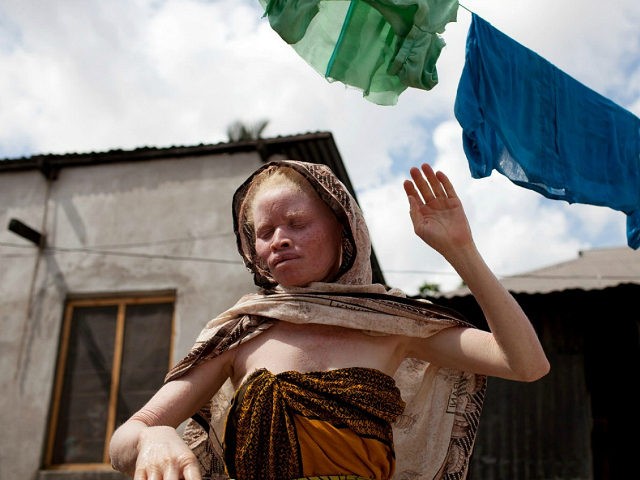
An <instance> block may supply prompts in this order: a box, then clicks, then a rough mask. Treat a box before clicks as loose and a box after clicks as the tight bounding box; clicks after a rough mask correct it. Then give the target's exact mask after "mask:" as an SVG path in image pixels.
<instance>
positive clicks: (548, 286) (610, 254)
mask: <svg viewBox="0 0 640 480" xmlns="http://www.w3.org/2000/svg"><path fill="white" fill-rule="evenodd" d="M500 282H501V283H502V284H503V285H504V286H505V288H506V289H507V290H509V291H510V292H513V293H529V294H534V293H549V292H557V291H562V290H571V289H580V290H601V289H604V288H607V287H615V286H617V285H620V284H623V283H634V284H640V251H637V250H633V249H631V248H629V247H626V246H625V247H614V248H602V249H594V250H583V251H580V252H578V257H577V258H576V259H574V260H569V261H566V262H562V263H558V264H555V265H551V266H549V267H544V268H540V269H538V270H532V271H530V272H526V273H521V274H518V275H511V276H508V277H503V278H501V279H500ZM469 293H470V292H469V289H468V288H459V289H457V290H453V291H450V292H446V293H443V294H442V295H441V296H443V297H445V298H450V297H456V296H465V295H469Z"/></svg>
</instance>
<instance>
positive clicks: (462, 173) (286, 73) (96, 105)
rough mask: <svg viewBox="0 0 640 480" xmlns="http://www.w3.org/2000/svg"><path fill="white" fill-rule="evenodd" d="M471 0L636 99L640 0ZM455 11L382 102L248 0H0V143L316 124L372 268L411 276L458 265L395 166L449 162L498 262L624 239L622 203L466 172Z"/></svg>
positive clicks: (47, 147) (509, 265)
mask: <svg viewBox="0 0 640 480" xmlns="http://www.w3.org/2000/svg"><path fill="white" fill-rule="evenodd" d="M462 3H463V5H464V6H465V7H467V8H468V9H469V10H471V11H474V12H475V13H477V14H479V15H480V16H481V17H483V18H484V19H485V20H487V21H488V22H490V23H491V24H492V25H493V26H495V27H496V28H498V29H499V30H501V31H503V32H504V33H506V34H507V35H509V36H510V37H511V38H513V39H515V40H516V41H518V42H519V43H521V44H523V45H525V46H526V47H528V48H530V49H532V50H533V51H535V52H537V53H538V54H540V55H542V56H543V57H545V58H546V59H547V60H549V61H551V62H552V63H553V64H555V65H556V66H557V67H559V68H560V69H562V70H563V71H565V72H567V73H568V74H570V75H571V76H573V77H574V78H576V79H578V80H579V81H581V82H582V83H584V84H586V85H587V86H589V87H590V88H592V89H594V90H596V91H597V92H599V93H601V94H603V95H604V96H606V97H608V98H610V99H611V100H613V101H614V102H616V103H618V104H619V105H621V106H622V107H624V108H626V109H628V110H630V111H631V112H633V113H634V114H636V115H640V28H638V26H639V25H640V3H639V2H638V0H616V1H614V2H609V3H603V2H601V1H598V2H596V1H595V0H583V1H580V2H578V1H558V0H483V1H480V0H466V1H464V2H462ZM470 19H471V15H470V13H469V12H468V11H467V10H464V9H460V10H459V12H458V19H457V21H456V22H455V23H450V24H449V25H448V26H447V28H446V30H445V32H444V34H443V37H444V39H445V41H446V43H447V45H446V47H445V49H444V50H443V52H442V54H441V56H440V59H439V60H438V76H439V84H438V85H437V86H436V87H435V88H434V89H432V90H431V91H428V92H426V91H421V90H407V91H405V92H404V93H403V94H402V95H401V96H400V99H399V102H398V104H397V105H395V106H392V107H389V106H387V107H383V106H378V105H375V104H373V103H370V102H368V101H367V100H365V99H363V97H362V95H361V92H359V91H358V90H356V89H353V88H347V87H345V86H344V85H343V84H340V83H329V82H327V81H326V80H325V79H324V78H322V77H321V76H320V75H319V74H317V73H316V72H315V71H314V70H313V69H312V68H311V67H309V66H308V65H307V64H306V63H305V62H304V60H302V59H301V58H300V57H299V56H298V55H297V54H296V53H295V51H294V50H293V49H292V48H291V47H290V46H288V45H287V44H285V43H284V41H282V40H281V39H280V37H278V36H277V34H275V32H274V31H273V30H271V28H270V27H269V24H268V22H267V21H266V19H264V18H263V17H262V10H261V7H260V4H259V2H258V0H109V1H98V0H55V1H38V0H0V72H1V73H2V74H1V75H0V158H5V159H6V158H18V157H24V156H29V155H33V154H45V153H70V152H80V153H83V152H90V151H106V150H111V149H134V148H137V147H143V146H152V147H168V146H174V145H197V144H200V143H218V142H221V141H226V128H227V126H228V125H229V124H230V123H231V122H233V121H235V120H241V121H243V122H246V123H253V122H257V121H259V120H262V119H267V120H269V124H268V127H267V129H266V131H265V132H264V136H266V137H271V136H277V135H292V134H299V133H307V132H318V131H330V132H331V133H332V134H333V135H334V138H335V140H336V143H337V145H338V148H339V150H340V153H341V155H342V157H343V160H344V162H345V165H346V167H347V170H348V172H349V175H350V178H351V181H352V183H353V184H354V186H355V188H356V194H357V197H358V200H359V202H360V204H361V205H362V207H363V210H364V213H365V217H366V218H367V221H368V224H369V228H370V230H371V234H372V240H373V246H374V249H375V251H376V254H377V256H378V259H379V261H380V263H381V266H382V268H383V270H384V273H385V276H386V279H387V282H388V283H389V284H390V285H392V286H396V287H400V288H403V289H405V290H406V291H407V292H408V293H415V292H416V290H417V288H418V286H419V285H421V284H423V283H424V282H429V283H438V284H440V285H441V288H442V289H443V290H449V289H452V288H454V287H456V286H457V285H458V284H459V278H458V277H457V276H456V275H455V274H454V272H453V271H452V270H451V269H450V268H449V267H448V266H447V264H446V263H445V262H444V261H443V260H442V259H441V257H440V256H439V255H438V254H436V253H434V252H432V251H430V250H429V248H428V247H426V246H425V245H423V244H421V243H420V241H419V240H418V239H417V238H416V237H415V236H414V235H413V233H412V230H411V226H410V223H409V219H408V213H407V210H408V205H407V202H406V198H405V197H404V193H403V190H402V180H403V179H404V178H405V177H406V175H407V170H408V168H409V167H410V166H411V165H414V164H419V163H420V162H423V161H427V162H429V163H432V164H433V165H435V167H436V168H438V169H441V170H443V171H445V172H446V173H448V174H449V176H450V177H451V179H452V180H453V182H454V186H455V187H456V189H457V191H458V194H459V196H460V197H461V198H462V200H463V202H464V204H465V208H466V211H467V214H468V216H469V219H470V222H471V226H472V229H473V231H474V236H475V239H476V243H477V244H478V246H479V248H480V251H481V252H482V254H483V255H484V257H485V259H486V261H487V262H488V263H489V265H490V266H491V267H492V269H493V270H494V272H496V274H497V275H499V276H505V275H511V274H516V273H522V272H526V271H528V270H532V269H536V268H540V267H544V266H548V265H551V264H554V263H558V262H562V261H566V260H571V259H573V258H575V257H576V256H577V254H578V251H579V250H583V249H592V248H606V247H613V246H615V247H617V246H625V245H626V231H625V228H626V223H625V222H626V220H625V218H626V217H625V216H624V214H622V213H621V212H617V211H614V210H611V209H608V208H604V207H595V206H590V205H578V204H573V205H568V204H567V203H566V202H560V201H551V200H546V199H544V198H543V197H541V196H540V195H539V194H536V193H534V192H531V191H529V190H526V189H523V188H520V187H516V186H515V185H513V184H511V183H510V182H509V181H508V180H506V179H505V178H504V177H501V176H500V175H499V174H497V173H495V172H494V174H493V175H492V176H491V177H489V178H486V179H482V180H475V179H471V177H470V174H469V169H468V166H467V162H466V159H465V157H464V153H463V151H462V145H461V129H460V127H459V125H458V123H457V121H456V120H455V118H454V117H453V103H454V99H455V92H456V87H457V83H458V80H459V77H460V72H461V69H462V66H463V63H464V42H465V38H466V34H467V29H468V26H469V22H470Z"/></svg>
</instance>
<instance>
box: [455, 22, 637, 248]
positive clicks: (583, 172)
mask: <svg viewBox="0 0 640 480" xmlns="http://www.w3.org/2000/svg"><path fill="white" fill-rule="evenodd" d="M454 112H455V116H456V118H457V120H458V122H459V123H460V125H461V126H462V130H463V146H464V151H465V154H466V156H467V160H468V162H469V168H470V170H471V175H472V177H474V178H483V177H487V176H489V175H490V174H491V172H492V170H497V171H498V172H500V173H501V174H502V175H504V176H506V177H507V178H509V179H510V180H511V181H512V182H513V183H515V184H516V185H519V186H521V187H524V188H528V189H531V190H534V191H537V192H538V193H540V194H542V195H544V196H545V197H548V198H551V199H557V200H565V201H567V202H569V203H574V202H577V203H586V204H591V205H599V206H606V207H610V208H612V209H614V210H619V211H622V212H624V213H625V214H626V215H627V244H628V245H629V246H630V247H631V248H633V249H637V248H638V247H640V119H639V118H638V117H636V116H635V115H633V114H632V113H631V112H629V111H628V110H625V109H624V108H622V107H620V106H619V105H616V104H615V103H613V102H612V101H611V100H609V99H607V98H605V97H603V96H602V95H600V94H598V93H596V92H595V91H593V90H591V89H590V88H588V87H586V86H585V85H583V84H582V83H580V82H578V81H577V80H575V79H574V78H572V77H571V76H569V75H567V74H566V73H564V72H563V71H561V70H559V69H558V68H557V67H555V66H554V65H552V64H551V63H550V62H549V61H547V60H545V59H544V58H542V57H541V56H539V55H537V54H536V53H534V52H533V51H531V50H529V49H528V48H526V47H524V46H522V45H521V44H519V43H517V42H515V41H514V40H513V39H511V38H509V37H508V36H507V35H505V34H504V33H502V32H500V31H498V30H497V29H495V28H494V27H493V26H491V25H490V24H489V23H488V22H486V21H485V20H483V19H482V18H480V17H479V16H477V15H476V14H473V17H472V20H471V26H470V27H469V33H468V36H467V44H466V56H465V65H464V68H463V71H462V75H461V78H460V82H459V84H458V91H457V95H456V100H455V107H454Z"/></svg>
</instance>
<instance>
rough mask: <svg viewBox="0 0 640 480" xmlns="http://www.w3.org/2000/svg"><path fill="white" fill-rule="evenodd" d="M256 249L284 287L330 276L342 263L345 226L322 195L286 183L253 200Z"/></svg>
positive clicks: (263, 191) (300, 284)
mask: <svg viewBox="0 0 640 480" xmlns="http://www.w3.org/2000/svg"><path fill="white" fill-rule="evenodd" d="M253 219H254V225H255V232H256V240H255V245H256V253H257V254H258V257H259V258H260V260H261V262H262V264H263V265H266V266H267V268H268V270H269V272H270V273H271V275H272V276H273V278H274V279H275V280H276V282H278V283H279V284H280V285H282V286H284V287H304V286H306V285H308V284H309V283H311V282H318V281H330V280H332V277H333V276H334V275H335V274H336V272H337V271H338V268H339V266H340V245H341V233H340V232H341V228H340V225H339V224H338V220H337V219H336V217H335V215H334V214H333V212H332V211H331V210H330V209H329V207H327V206H326V205H325V204H324V203H323V202H322V201H321V200H320V199H319V198H317V197H314V196H312V195H310V194H308V193H305V192H302V191H301V190H299V189H297V188H295V187H294V186H291V185H287V184H283V185H278V186H275V187H274V188H269V189H263V190H261V191H260V192H258V194H257V195H256V197H255V199H254V203H253Z"/></svg>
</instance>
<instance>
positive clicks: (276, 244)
mask: <svg viewBox="0 0 640 480" xmlns="http://www.w3.org/2000/svg"><path fill="white" fill-rule="evenodd" d="M290 246H291V240H290V239H289V236H288V235H287V234H286V232H285V231H284V230H283V229H282V228H276V230H275V231H274V232H273V237H272V238H271V250H274V251H276V250H280V249H282V248H288V247H290Z"/></svg>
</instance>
